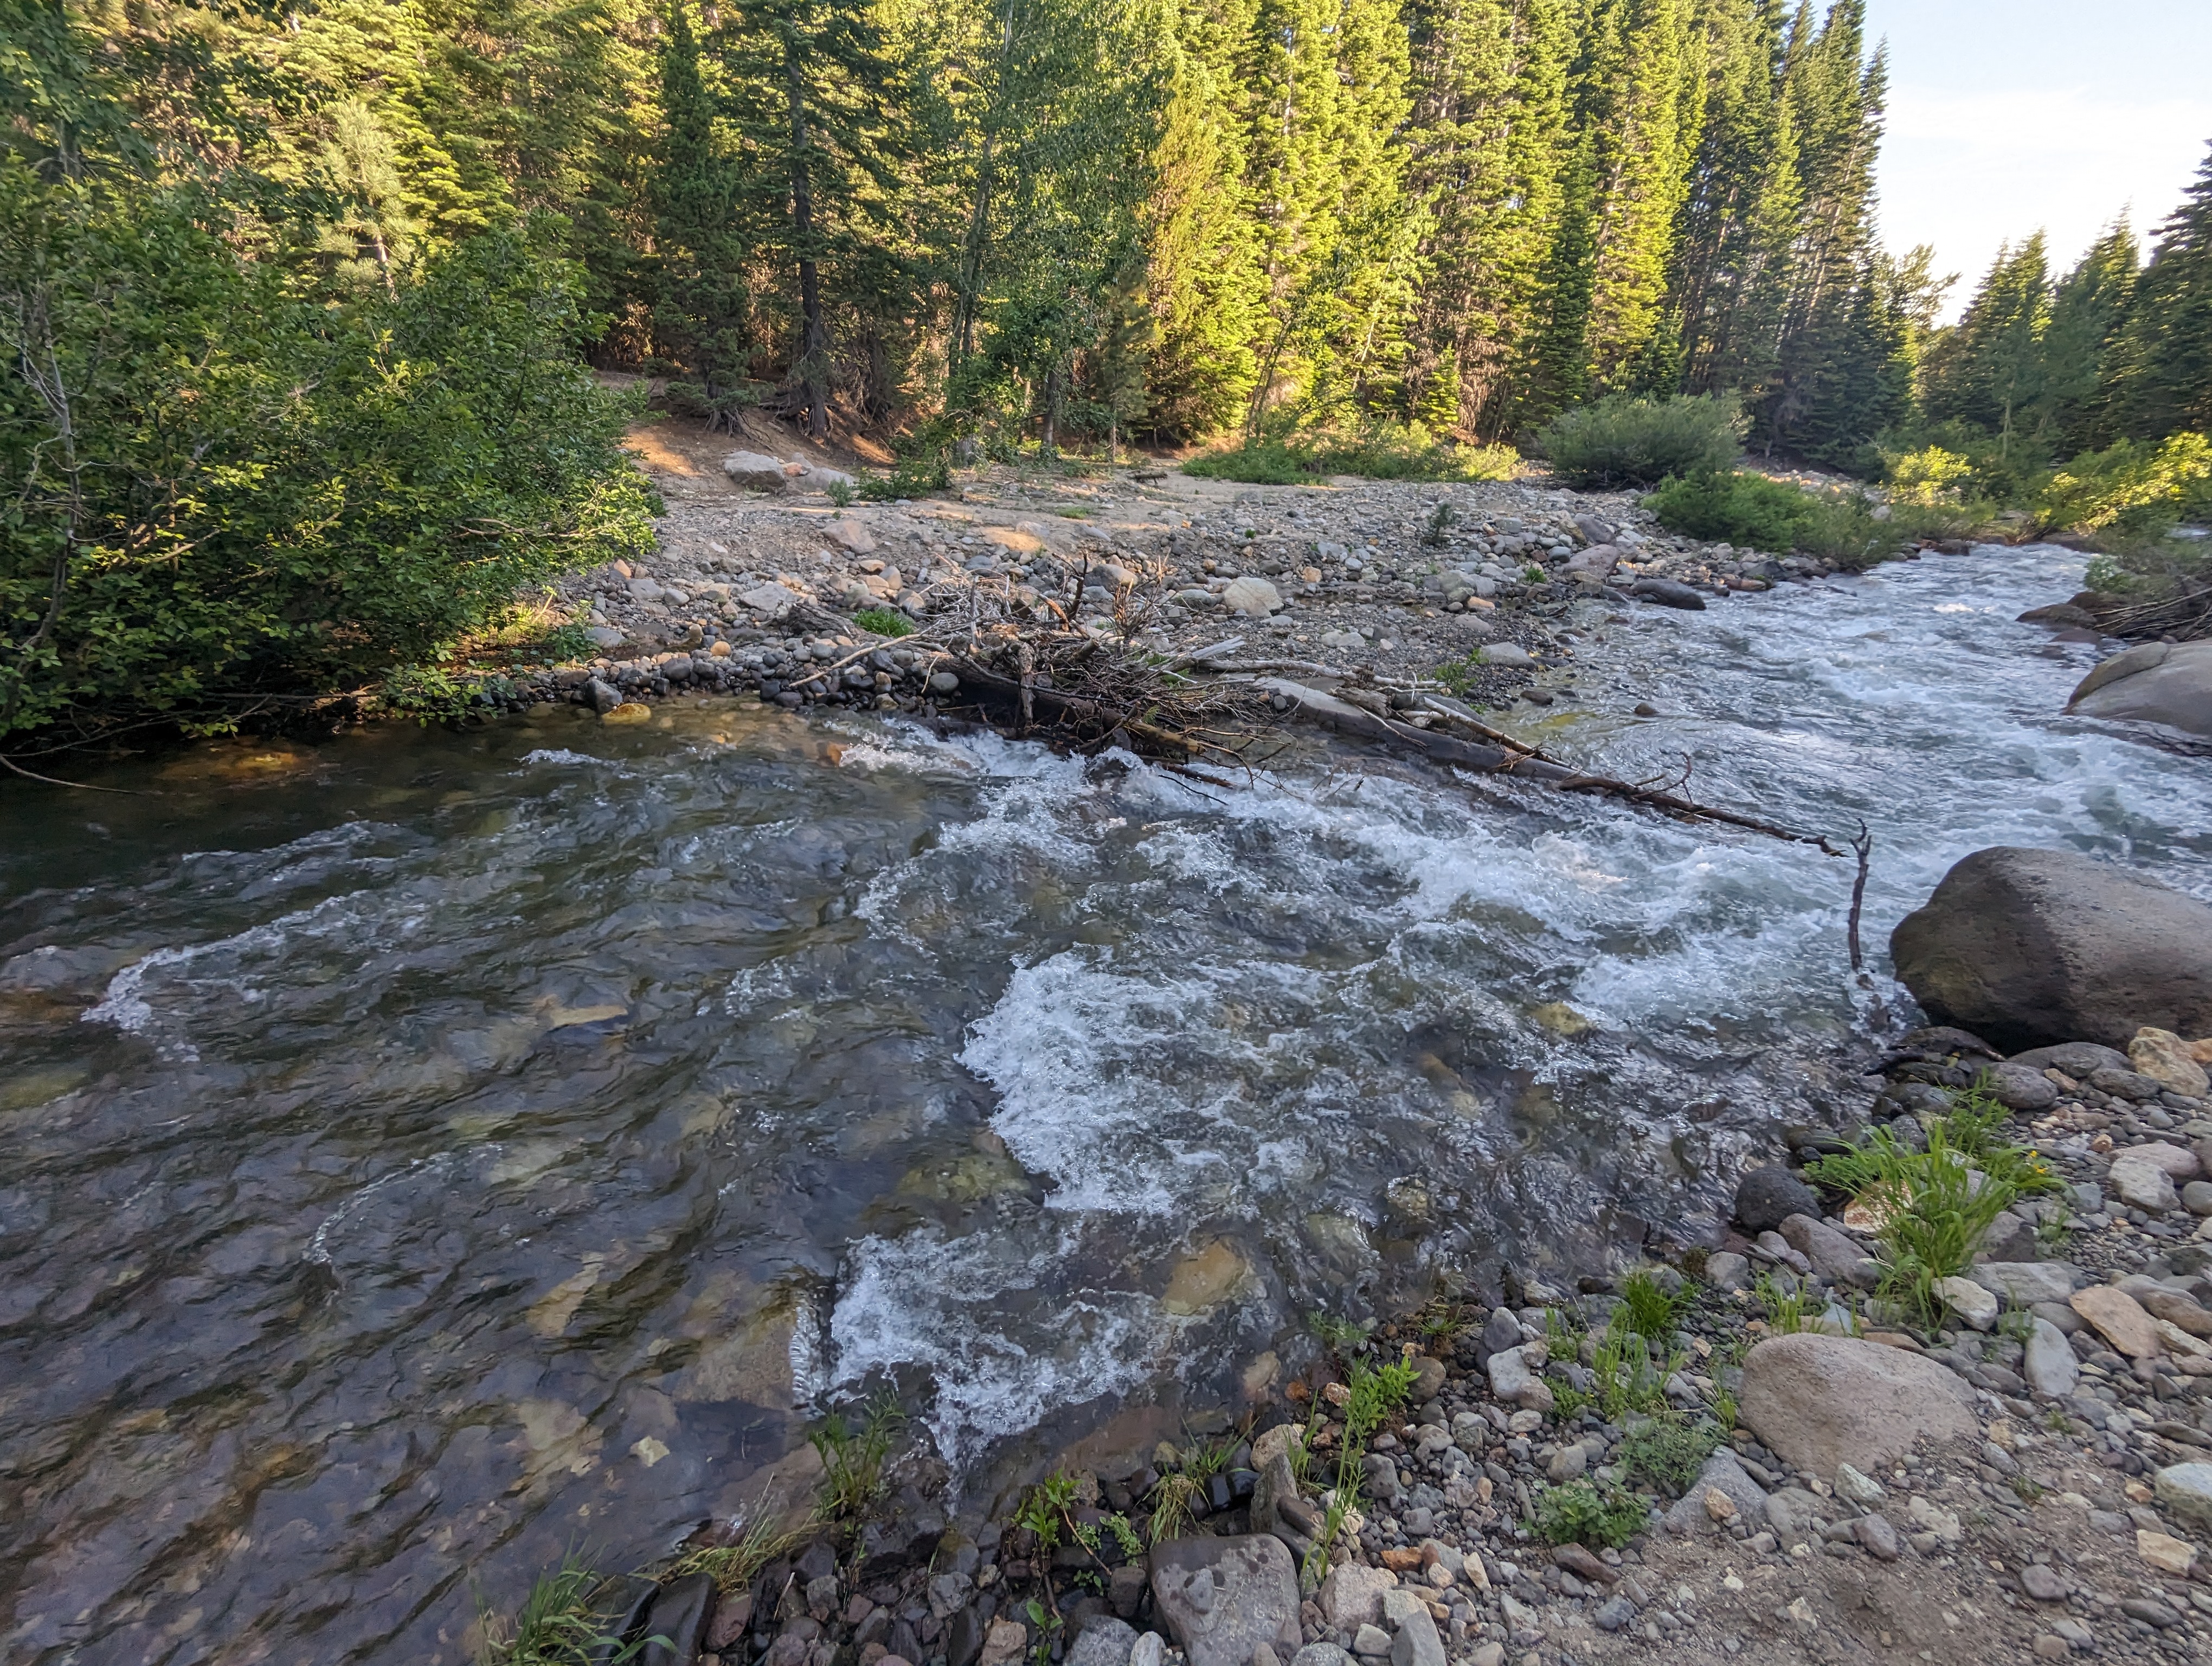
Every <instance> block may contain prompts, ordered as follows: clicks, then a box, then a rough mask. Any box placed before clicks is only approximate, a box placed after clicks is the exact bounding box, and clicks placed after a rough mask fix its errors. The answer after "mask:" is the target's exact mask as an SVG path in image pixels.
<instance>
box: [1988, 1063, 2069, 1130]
mask: <svg viewBox="0 0 2212 1666" xmlns="http://www.w3.org/2000/svg"><path fill="white" fill-rule="evenodd" d="M1981 1075H1982V1078H1983V1079H1984V1081H1986V1082H1987V1083H1988V1085H1989V1091H1990V1097H1991V1098H1993V1099H1995V1100H1996V1102H1997V1103H1998V1104H2001V1105H2002V1106H2003V1107H2004V1108H2005V1109H2006V1110H2016V1111H2019V1112H2020V1113H2021V1115H2022V1116H2039V1115H2040V1114H2041V1113H2042V1112H2044V1111H2046V1110H2050V1109H2051V1106H2053V1105H2055V1104H2057V1103H2058V1084H2057V1083H2056V1082H2054V1081H2052V1080H2051V1078H2049V1077H2048V1076H2046V1075H2045V1074H2044V1073H2042V1072H2041V1071H2040V1070H2035V1069H2031V1068H2030V1067H2028V1066H2027V1065H2024V1064H2014V1063H2012V1062H2010V1061H2006V1062H2004V1063H2002V1064H1993V1065H1989V1066H1986V1067H1984V1068H1983V1070H1982V1071H1981Z"/></svg>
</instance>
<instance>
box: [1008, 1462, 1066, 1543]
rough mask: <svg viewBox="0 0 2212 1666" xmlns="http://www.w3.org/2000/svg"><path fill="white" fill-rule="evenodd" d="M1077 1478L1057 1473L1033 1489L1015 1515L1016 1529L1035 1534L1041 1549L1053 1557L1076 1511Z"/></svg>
mask: <svg viewBox="0 0 2212 1666" xmlns="http://www.w3.org/2000/svg"><path fill="white" fill-rule="evenodd" d="M1075 1496H1076V1486H1075V1478H1074V1477H1073V1475H1067V1474H1061V1473H1060V1472H1059V1471H1058V1470H1054V1472H1053V1473H1052V1474H1049V1475H1047V1476H1046V1477H1045V1478H1044V1479H1043V1480H1042V1481H1039V1482H1038V1483H1037V1484H1036V1486H1035V1487H1031V1488H1030V1492H1029V1496H1028V1497H1027V1498H1025V1499H1023V1500H1022V1503H1021V1508H1020V1509H1018V1510H1017V1511H1015V1512H1014V1525H1015V1526H1016V1527H1025V1528H1027V1529H1029V1530H1030V1532H1031V1533H1034V1534H1035V1535H1036V1541H1037V1548H1038V1549H1039V1550H1041V1551H1043V1552H1044V1553H1046V1554H1051V1553H1052V1552H1053V1551H1054V1550H1056V1549H1058V1548H1059V1547H1060V1533H1061V1530H1062V1529H1064V1528H1066V1526H1067V1525H1068V1524H1069V1523H1068V1511H1071V1510H1073V1509H1074V1508H1075Z"/></svg>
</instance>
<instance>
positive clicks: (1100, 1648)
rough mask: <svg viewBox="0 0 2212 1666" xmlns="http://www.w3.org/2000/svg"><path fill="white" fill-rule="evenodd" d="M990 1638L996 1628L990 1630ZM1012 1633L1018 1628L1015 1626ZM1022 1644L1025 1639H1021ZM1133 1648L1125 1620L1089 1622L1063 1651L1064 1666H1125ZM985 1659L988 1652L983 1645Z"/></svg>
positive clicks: (1132, 1631) (1133, 1631)
mask: <svg viewBox="0 0 2212 1666" xmlns="http://www.w3.org/2000/svg"><path fill="white" fill-rule="evenodd" d="M991 1629H992V1632H993V1633H994V1636H995V1634H996V1633H997V1631H998V1626H995V1625H994V1626H992V1628H991ZM1014 1629H1015V1630H1016V1631H1020V1630H1021V1627H1020V1626H1015V1627H1014ZM1023 1640H1024V1641H1026V1638H1024V1639H1023ZM1136 1646H1137V1628H1136V1627H1135V1626H1132V1625H1130V1624H1129V1623H1128V1622H1127V1620H1116V1619H1113V1618H1111V1617H1103V1618H1100V1619H1097V1620H1092V1621H1091V1623H1090V1624H1089V1625H1087V1626H1085V1627H1084V1628H1083V1634H1082V1635H1081V1636H1079V1637H1078V1638H1077V1639H1075V1645H1074V1646H1073V1648H1071V1649H1069V1650H1068V1651H1067V1660H1066V1666H1129V1655H1130V1653H1131V1651H1133V1650H1134V1649H1135V1648H1136ZM983 1652H984V1654H985V1656H986V1657H988V1655H989V1654H990V1652H991V1649H990V1645H989V1644H985V1645H984V1646H983Z"/></svg>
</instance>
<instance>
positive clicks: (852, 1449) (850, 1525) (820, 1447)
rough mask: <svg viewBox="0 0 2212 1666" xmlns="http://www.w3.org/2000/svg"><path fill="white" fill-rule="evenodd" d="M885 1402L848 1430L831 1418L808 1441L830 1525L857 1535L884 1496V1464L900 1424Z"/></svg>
mask: <svg viewBox="0 0 2212 1666" xmlns="http://www.w3.org/2000/svg"><path fill="white" fill-rule="evenodd" d="M904 1421H905V1417H904V1415H903V1414H902V1413H901V1412H900V1411H899V1408H897V1407H896V1405H894V1404H893V1403H892V1402H890V1401H888V1400H878V1401H877V1402H874V1403H873V1404H872V1405H871V1406H870V1407H869V1408H868V1410H867V1412H866V1415H865V1416H864V1417H863V1418H862V1419H861V1420H860V1426H859V1427H857V1428H854V1427H849V1426H848V1425H847V1424H846V1421H845V1420H844V1418H843V1417H842V1416H840V1415H836V1414H833V1415H831V1416H830V1417H829V1419H827V1420H825V1421H824V1422H823V1424H822V1425H821V1426H820V1427H818V1428H817V1429H816V1430H814V1432H812V1433H811V1434H810V1435H809V1436H808V1437H807V1438H808V1439H809V1440H810V1441H811V1443H812V1444H813V1446H814V1450H816V1451H817V1452H819V1453H820V1454H821V1455H822V1508H823V1514H824V1515H825V1516H827V1517H829V1519H830V1520H831V1521H833V1522H838V1523H843V1524H844V1525H845V1527H846V1528H847V1529H848V1530H849V1531H853V1532H858V1531H859V1530H860V1523H861V1521H862V1520H863V1519H864V1518H865V1517H866V1515H867V1513H868V1509H869V1507H870V1506H871V1505H873V1504H874V1503H875V1501H876V1499H877V1498H878V1495H879V1494H880V1493H882V1492H883V1485H884V1459H886V1458H888V1457H889V1456H890V1450H891V1444H892V1443H893V1441H894V1440H896V1438H897V1436H898V1430H899V1426H900V1425H901V1424H902V1423H903V1422H904Z"/></svg>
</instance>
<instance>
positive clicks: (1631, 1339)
mask: <svg viewBox="0 0 2212 1666" xmlns="http://www.w3.org/2000/svg"><path fill="white" fill-rule="evenodd" d="M1683 1364H1684V1356H1682V1355H1681V1354H1680V1353H1674V1354H1669V1355H1668V1356H1666V1357H1665V1358H1664V1359H1655V1358H1654V1356H1653V1354H1652V1351H1651V1344H1650V1341H1647V1340H1646V1339H1645V1338H1644V1337H1643V1336H1640V1335H1637V1334H1636V1333H1635V1332H1634V1331H1632V1330H1630V1329H1626V1327H1624V1326H1622V1325H1620V1324H1618V1323H1615V1324H1612V1325H1608V1326H1607V1328H1606V1333H1605V1335H1603V1336H1601V1337H1600V1338H1599V1339H1598V1343H1597V1348H1596V1351H1595V1353H1594V1354H1593V1355H1592V1356H1591V1359H1590V1369H1591V1371H1594V1372H1595V1375H1596V1377H1597V1387H1596V1389H1595V1398H1596V1402H1597V1405H1598V1407H1599V1408H1600V1409H1601V1410H1602V1411H1603V1412H1604V1413H1605V1414H1606V1416H1607V1418H1611V1419H1618V1418H1620V1417H1621V1416H1623V1415H1625V1414H1627V1413H1629V1412H1661V1411H1664V1410H1665V1409H1666V1408H1667V1379H1668V1377H1672V1376H1673V1375H1674V1373H1675V1372H1676V1371H1680V1370H1681V1368H1682V1365H1683Z"/></svg>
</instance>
